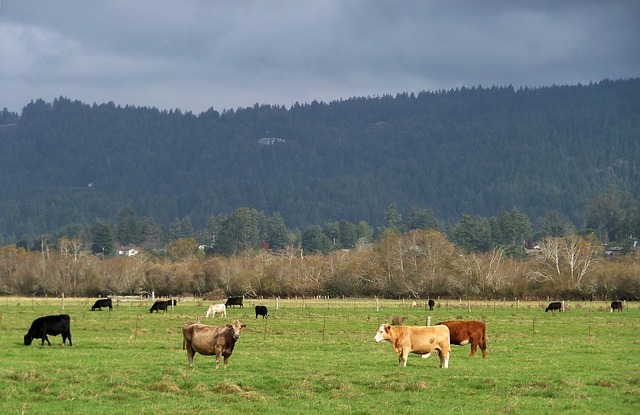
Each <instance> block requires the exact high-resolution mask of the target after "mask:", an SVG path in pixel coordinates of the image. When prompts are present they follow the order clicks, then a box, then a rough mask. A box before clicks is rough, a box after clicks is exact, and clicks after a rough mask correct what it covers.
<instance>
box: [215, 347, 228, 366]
mask: <svg viewBox="0 0 640 415" xmlns="http://www.w3.org/2000/svg"><path fill="white" fill-rule="evenodd" d="M214 350H215V352H216V369H218V368H219V367H220V357H221V356H222V347H221V346H215V348H214ZM225 364H226V362H225Z"/></svg>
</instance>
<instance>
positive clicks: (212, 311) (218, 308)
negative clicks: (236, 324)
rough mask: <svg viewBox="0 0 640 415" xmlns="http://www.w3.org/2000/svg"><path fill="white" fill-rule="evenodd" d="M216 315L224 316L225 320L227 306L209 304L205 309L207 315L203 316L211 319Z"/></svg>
mask: <svg viewBox="0 0 640 415" xmlns="http://www.w3.org/2000/svg"><path fill="white" fill-rule="evenodd" d="M216 313H220V314H222V315H223V316H224V318H227V306H226V305H224V304H211V305H210V306H209V308H208V309H207V314H205V315H204V316H205V317H209V316H211V317H212V318H215V317H216Z"/></svg>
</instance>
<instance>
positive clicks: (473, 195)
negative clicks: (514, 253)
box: [0, 79, 640, 244]
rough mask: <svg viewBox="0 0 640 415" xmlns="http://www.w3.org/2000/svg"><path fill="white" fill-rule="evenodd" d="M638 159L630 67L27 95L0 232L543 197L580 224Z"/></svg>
mask: <svg viewBox="0 0 640 415" xmlns="http://www.w3.org/2000/svg"><path fill="white" fill-rule="evenodd" d="M1 104H2V103H1V102H0V106H1ZM265 138H266V139H267V140H261V139H265ZM639 162H640V79H631V80H620V81H608V80H606V81H602V82H599V83H596V84H590V85H575V86H553V87H546V88H536V89H527V88H524V89H518V90H515V89H514V88H512V87H510V86H509V87H491V88H482V87H473V88H461V89H456V90H450V91H433V92H421V93H418V94H406V93H401V94H397V95H396V96H381V97H367V98H352V99H347V100H340V101H334V102H330V103H322V102H312V103H310V104H304V105H300V104H295V105H293V106H292V107H291V108H285V107H278V106H269V105H260V106H259V105H256V106H254V107H253V108H242V109H237V110H226V111H223V112H222V113H219V112H217V111H215V110H214V109H210V110H209V111H206V112H203V113H201V114H192V113H183V112H181V111H180V110H174V111H159V110H157V109H154V108H139V107H129V106H126V107H121V106H118V105H116V104H114V103H106V104H87V103H82V102H78V101H74V100H72V99H69V98H65V97H60V98H59V99H56V100H55V101H54V102H51V103H48V102H44V101H43V100H35V101H32V102H31V103H29V104H27V105H26V106H25V107H24V109H23V111H22V113H21V114H13V113H10V112H8V111H6V110H5V111H3V113H2V114H1V116H0V175H1V177H2V185H1V186H0V212H2V215H1V216H0V242H2V243H5V244H6V243H12V242H16V241H18V240H21V239H30V240H31V239H34V238H38V237H39V236H40V235H42V234H45V233H53V232H55V231H56V230H58V229H60V228H62V227H65V226H69V225H73V224H93V223H95V222H96V220H97V219H101V220H104V221H106V222H109V223H111V224H115V222H116V219H117V215H118V212H120V211H121V210H122V209H123V207H125V206H130V207H132V208H133V209H134V210H135V212H136V213H137V214H138V215H140V216H143V217H148V218H153V220H154V221H156V222H157V223H159V224H163V225H164V226H169V225H170V224H171V223H172V221H174V220H176V218H180V219H184V218H189V220H190V222H191V223H192V224H193V226H194V228H196V229H203V228H204V227H205V225H206V223H207V220H208V219H209V218H210V217H213V216H215V215H219V214H229V213H230V212H232V211H233V210H235V209H237V208H239V207H249V208H252V209H256V210H258V211H262V212H264V213H265V214H267V215H273V214H274V213H276V212H279V214H280V215H281V217H282V219H283V220H284V222H285V223H286V226H287V227H288V228H290V229H293V228H298V229H304V228H306V227H309V226H312V225H321V224H323V223H325V222H327V221H339V220H346V221H349V222H351V223H358V222H359V221H366V222H368V223H369V224H371V225H373V226H380V225H381V224H382V223H383V221H384V216H385V211H386V210H387V208H388V207H389V206H390V205H391V204H395V206H397V207H398V209H399V210H401V211H403V212H407V211H408V210H409V209H410V208H412V207H420V208H425V209H428V210H430V211H431V212H433V214H434V215H435V217H436V218H438V219H439V220H440V221H444V222H447V221H455V220H457V219H458V218H459V217H460V215H461V214H464V213H467V214H471V215H482V216H492V215H496V214H497V213H498V212H500V211H504V210H507V211H509V210H511V209H513V208H517V209H518V210H519V211H521V212H524V213H525V214H526V215H528V217H529V219H530V220H531V222H532V223H533V224H534V226H536V224H538V223H539V221H540V220H541V218H543V217H544V216H545V215H546V214H547V213H548V212H550V211H557V212H560V213H561V214H562V215H564V216H566V217H567V218H569V219H570V220H571V221H572V222H573V223H574V224H575V225H576V226H577V227H581V226H584V223H585V219H584V211H585V205H586V204H587V203H588V202H589V201H590V200H591V198H593V196H594V195H595V194H597V193H602V192H604V191H605V190H606V189H607V188H608V187H609V186H610V185H613V186H615V188H616V189H619V190H621V191H626V192H629V193H630V194H631V195H632V196H633V197H635V198H636V199H638V198H639V197H640V171H639V168H640V166H638V164H639Z"/></svg>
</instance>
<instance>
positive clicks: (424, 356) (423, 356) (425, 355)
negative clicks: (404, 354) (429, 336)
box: [422, 353, 431, 359]
mask: <svg viewBox="0 0 640 415" xmlns="http://www.w3.org/2000/svg"><path fill="white" fill-rule="evenodd" d="M429 356H431V353H427V354H423V355H422V358H423V359H426V358H428V357H429Z"/></svg>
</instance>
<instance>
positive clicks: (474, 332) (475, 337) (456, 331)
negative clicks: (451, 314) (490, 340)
mask: <svg viewBox="0 0 640 415" xmlns="http://www.w3.org/2000/svg"><path fill="white" fill-rule="evenodd" d="M438 324H440V325H444V326H447V327H449V333H450V335H449V339H450V340H449V342H450V343H451V344H457V345H458V346H465V345H467V344H469V343H471V354H470V355H469V357H473V355H474V354H475V353H476V350H477V347H478V346H480V350H482V357H486V356H487V337H486V326H485V324H484V323H483V322H482V321H462V320H457V321H456V320H453V321H442V322H440V323H438ZM438 324H436V326H437V325H438Z"/></svg>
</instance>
